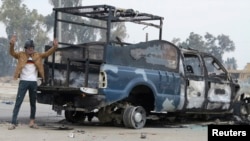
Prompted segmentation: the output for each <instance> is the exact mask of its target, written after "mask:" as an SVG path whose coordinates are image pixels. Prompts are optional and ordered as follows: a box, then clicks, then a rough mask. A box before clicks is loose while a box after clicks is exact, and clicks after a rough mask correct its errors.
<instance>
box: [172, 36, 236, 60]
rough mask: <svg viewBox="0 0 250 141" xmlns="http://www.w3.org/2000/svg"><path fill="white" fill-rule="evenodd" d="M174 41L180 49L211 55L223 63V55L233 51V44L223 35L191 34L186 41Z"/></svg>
mask: <svg viewBox="0 0 250 141" xmlns="http://www.w3.org/2000/svg"><path fill="white" fill-rule="evenodd" d="M175 41H177V42H176V44H177V45H178V46H180V47H183V48H193V49H196V50H199V51H203V52H207V53H211V54H212V55H214V56H215V57H216V58H217V59H218V60H219V61H221V62H223V55H224V53H226V52H232V51H234V50H235V45H234V42H233V41H232V40H231V39H230V38H229V36H226V35H224V34H221V35H218V36H217V37H215V36H213V35H212V34H210V33H206V34H205V36H204V37H203V36H201V35H199V34H195V33H194V32H191V33H190V35H189V37H188V38H187V39H186V41H184V42H181V41H178V40H175Z"/></svg>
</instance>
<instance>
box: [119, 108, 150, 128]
mask: <svg viewBox="0 0 250 141" xmlns="http://www.w3.org/2000/svg"><path fill="white" fill-rule="evenodd" d="M146 119H147V117H146V111H145V109H144V108H143V107H142V106H137V107H134V106H129V107H127V108H125V110H124V113H123V123H124V126H125V127H127V128H134V129H140V128H143V127H144V125H145V124H146Z"/></svg>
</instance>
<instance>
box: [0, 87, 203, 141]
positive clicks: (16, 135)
mask: <svg viewBox="0 0 250 141" xmlns="http://www.w3.org/2000/svg"><path fill="white" fill-rule="evenodd" d="M16 90H17V84H16V83H15V84H9V83H0V131H1V132H0V141H56V140H63V141H73V140H74V141H118V140H119V141H138V140H145V141H156V140H159V141H183V140H185V141H207V126H206V124H202V123H200V124H191V123H185V124H181V125H178V124H177V125H167V124H166V125H159V124H150V125H146V126H145V127H144V128H143V129H137V130H135V129H127V128H124V127H116V126H104V125H101V124H100V123H98V120H94V122H91V123H89V122H87V121H86V123H84V124H71V123H67V122H65V120H64V116H63V114H62V115H57V113H56V112H54V111H53V110H51V108H52V107H51V106H50V105H44V104H39V103H38V104H37V118H36V123H37V124H38V125H39V129H32V128H29V127H28V122H29V112H30V109H29V102H28V97H27V95H26V98H25V102H24V103H23V105H22V107H21V110H20V112H19V116H18V117H19V118H18V121H19V125H18V127H17V128H16V129H15V130H8V126H9V125H10V120H11V115H12V110H13V107H14V103H13V102H14V98H15V94H16Z"/></svg>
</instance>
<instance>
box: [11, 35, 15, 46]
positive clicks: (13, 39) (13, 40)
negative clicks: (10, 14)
mask: <svg viewBox="0 0 250 141" xmlns="http://www.w3.org/2000/svg"><path fill="white" fill-rule="evenodd" d="M15 43H16V35H12V37H11V39H10V45H15Z"/></svg>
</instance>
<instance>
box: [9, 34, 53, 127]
mask: <svg viewBox="0 0 250 141" xmlns="http://www.w3.org/2000/svg"><path fill="white" fill-rule="evenodd" d="M15 43H16V36H15V35H13V36H12V37H11V40H10V55H11V56H13V57H14V58H16V59H17V60H18V62H17V66H16V70H15V73H14V79H15V80H17V79H18V78H19V80H20V81H19V85H18V91H17V96H16V103H15V107H14V109H13V115H12V121H11V126H10V127H9V128H8V129H9V130H13V129H15V128H16V126H17V124H18V123H17V116H18V113H19V110H20V107H21V105H22V102H23V99H24V97H25V94H26V92H27V91H29V100H30V122H29V127H30V128H35V129H38V126H37V125H36V124H35V114H36V97H37V79H38V76H39V77H41V78H42V79H43V80H44V68H43V59H44V58H46V57H48V56H49V55H51V54H53V53H54V52H55V50H56V49H57V47H58V41H57V40H56V39H54V41H53V47H52V48H50V49H49V50H48V51H46V52H44V53H38V52H36V51H35V50H34V47H35V45H34V42H33V40H30V39H29V40H27V41H26V42H25V45H24V51H20V52H16V51H15V50H14V46H15Z"/></svg>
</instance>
